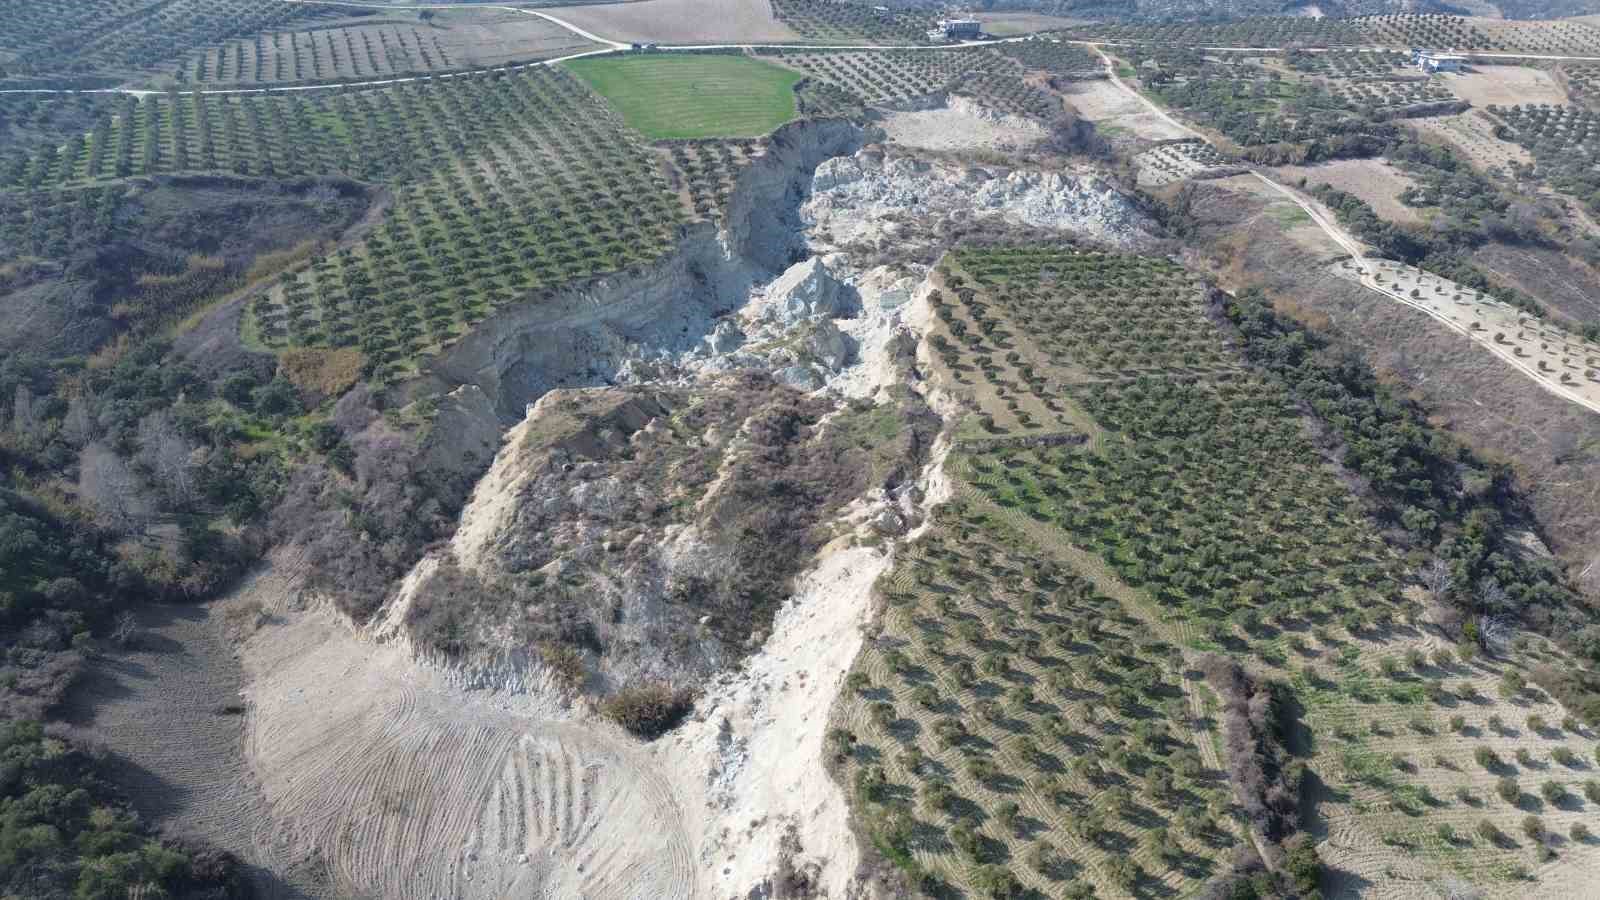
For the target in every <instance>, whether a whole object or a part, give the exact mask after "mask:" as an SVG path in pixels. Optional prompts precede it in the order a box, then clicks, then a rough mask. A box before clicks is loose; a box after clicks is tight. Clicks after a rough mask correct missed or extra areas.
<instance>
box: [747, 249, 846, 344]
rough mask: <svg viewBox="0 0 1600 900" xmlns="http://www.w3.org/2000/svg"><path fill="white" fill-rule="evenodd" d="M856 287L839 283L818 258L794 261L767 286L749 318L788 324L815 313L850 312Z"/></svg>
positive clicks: (833, 315) (836, 314)
mask: <svg viewBox="0 0 1600 900" xmlns="http://www.w3.org/2000/svg"><path fill="white" fill-rule="evenodd" d="M854 295H855V290H854V289H853V288H851V287H849V286H848V285H845V284H842V283H840V281H839V279H837V278H835V277H834V276H833V273H832V272H830V271H828V266H827V265H826V264H825V263H824V262H823V261H822V259H821V258H820V257H815V256H813V257H812V258H810V259H808V260H806V261H805V262H799V263H795V264H794V265H792V266H790V267H789V268H788V270H787V271H785V272H784V273H783V274H782V275H779V276H778V277H777V278H776V279H774V280H773V282H772V283H771V284H769V285H767V288H766V294H765V296H764V297H763V298H762V299H761V300H759V301H757V302H756V303H754V304H752V306H753V307H754V308H753V309H752V310H751V317H752V318H754V319H756V320H758V321H763V322H774V323H776V324H777V325H779V326H782V327H787V326H791V325H794V324H797V323H799V322H801V321H804V320H806V319H810V318H813V317H815V316H828V317H831V318H843V317H846V316H849V315H853V314H854V313H855V309H856V305H857V304H856V301H857V298H856V297H855V296H854Z"/></svg>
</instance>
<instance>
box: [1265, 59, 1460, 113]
mask: <svg viewBox="0 0 1600 900" xmlns="http://www.w3.org/2000/svg"><path fill="white" fill-rule="evenodd" d="M1285 59H1286V61H1287V62H1288V64H1289V65H1290V67H1291V68H1293V69H1294V70H1295V71H1296V72H1302V73H1305V74H1306V76H1307V77H1308V78H1310V79H1311V80H1312V81H1314V82H1316V83H1317V84H1319V85H1321V86H1322V87H1323V88H1324V89H1325V90H1326V91H1327V92H1328V93H1329V94H1330V95H1332V96H1333V97H1334V98H1336V99H1338V100H1342V101H1344V103H1345V105H1346V106H1347V107H1348V108H1350V109H1353V110H1358V111H1360V112H1362V113H1363V114H1365V115H1369V116H1370V115H1373V114H1376V113H1388V114H1395V113H1403V112H1405V111H1406V110H1409V109H1411V108H1414V107H1419V106H1427V105H1431V104H1438V103H1448V102H1449V101H1451V100H1454V99H1456V95H1455V94H1452V93H1451V91H1450V89H1449V88H1448V87H1446V86H1445V85H1444V84H1441V83H1440V80H1439V79H1435V78H1429V77H1427V76H1425V75H1422V74H1419V73H1418V72H1417V70H1416V69H1414V68H1411V67H1410V66H1408V65H1406V60H1407V57H1406V56H1405V55H1404V54H1400V53H1372V52H1363V51H1349V52H1343V53H1291V54H1288V55H1287V56H1286V57H1285Z"/></svg>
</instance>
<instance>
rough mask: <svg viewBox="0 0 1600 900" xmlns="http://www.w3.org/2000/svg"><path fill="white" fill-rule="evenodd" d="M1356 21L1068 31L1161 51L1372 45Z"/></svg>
mask: <svg viewBox="0 0 1600 900" xmlns="http://www.w3.org/2000/svg"><path fill="white" fill-rule="evenodd" d="M1356 21H1358V20H1352V19H1336V18H1308V17H1304V16H1282V17H1263V18H1254V19H1245V20H1242V21H1239V22H1230V23H1227V24H1199V23H1182V22H1171V23H1160V24H1155V23H1144V22H1139V23H1133V22H1129V23H1101V24H1095V25H1084V26H1080V27H1078V28H1075V29H1072V30H1071V31H1069V32H1068V34H1069V35H1070V36H1071V37H1073V38H1078V39H1085V40H1104V41H1112V42H1119V43H1122V42H1133V43H1149V44H1156V45H1160V46H1166V47H1287V46H1289V45H1291V44H1296V45H1300V46H1305V47H1344V46H1365V45H1368V44H1370V43H1371V41H1370V40H1369V39H1368V37H1367V34H1366V32H1365V30H1363V29H1362V28H1361V27H1360V26H1359V25H1357V24H1355V22H1356Z"/></svg>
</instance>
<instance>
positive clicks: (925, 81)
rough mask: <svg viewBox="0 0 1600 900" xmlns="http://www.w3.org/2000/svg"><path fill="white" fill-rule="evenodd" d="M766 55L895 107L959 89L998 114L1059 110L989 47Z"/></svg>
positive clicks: (1014, 63) (1039, 114) (1019, 67)
mask: <svg viewBox="0 0 1600 900" xmlns="http://www.w3.org/2000/svg"><path fill="white" fill-rule="evenodd" d="M1024 43H1032V42H1031V41H1030V42H1024ZM764 55H765V56H766V57H767V58H771V59H774V60H776V61H778V62H780V63H782V64H784V65H786V66H789V67H791V68H794V69H797V70H799V71H801V72H804V73H806V74H807V75H808V76H810V78H812V79H814V80H816V81H819V82H825V83H827V84H830V85H833V86H834V87H836V88H837V89H838V90H839V91H842V92H843V96H846V97H851V98H859V102H861V103H865V104H868V105H892V104H895V103H899V102H904V101H908V100H919V99H922V98H924V97H928V96H931V95H934V94H943V93H955V94H961V95H963V96H968V97H971V98H973V99H975V100H977V101H978V102H979V103H981V104H983V105H984V106H987V107H989V108H991V109H994V110H997V111H999V112H1003V113H1011V114H1014V115H1020V116H1028V117H1032V118H1036V119H1049V118H1050V117H1051V116H1053V115H1055V114H1056V113H1057V112H1058V111H1059V110H1060V109H1061V103H1060V99H1059V98H1058V97H1056V96H1055V95H1053V94H1051V93H1050V92H1048V91H1045V90H1042V89H1040V88H1037V87H1034V86H1033V85H1031V84H1029V83H1027V82H1026V81H1025V80H1023V78H1022V75H1023V74H1024V72H1025V69H1024V67H1023V64H1022V63H1021V62H1019V61H1018V60H1017V59H1015V58H1013V57H1011V56H1009V55H1005V54H1001V53H998V52H996V51H994V50H992V49H990V48H956V49H951V50H937V51H935V50H788V49H782V50H778V49H772V50H766V51H764ZM1051 58H1052V59H1059V58H1060V57H1056V56H1052V57H1051Z"/></svg>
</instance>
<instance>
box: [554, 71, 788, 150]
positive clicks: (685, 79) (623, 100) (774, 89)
mask: <svg viewBox="0 0 1600 900" xmlns="http://www.w3.org/2000/svg"><path fill="white" fill-rule="evenodd" d="M565 65H566V66H567V67H568V68H569V69H570V70H571V71H572V72H573V73H574V74H576V75H577V76H578V77H579V78H581V79H583V80H584V81H585V82H587V83H588V84H589V86H590V87H592V88H593V89H594V90H595V92H596V93H599V94H600V95H601V96H603V97H605V98H606V99H607V100H610V101H611V103H612V105H613V106H615V107H616V108H617V110H618V111H620V112H621V113H622V117H623V118H624V119H625V120H626V121H627V123H628V124H629V125H630V126H632V127H633V128H635V129H637V130H639V131H640V132H641V133H643V134H644V135H645V136H646V137H649V138H652V139H658V140H659V139H684V138H708V137H757V136H760V135H763V134H766V133H767V132H770V131H772V130H773V129H774V128H777V127H778V126H779V125H782V124H783V123H785V122H787V121H789V120H791V119H793V118H794V117H795V116H796V115H797V114H798V109H797V108H796V105H795V92H794V88H795V85H796V84H797V83H798V82H799V81H800V76H799V75H798V74H796V73H794V72H792V71H790V70H788V69H785V68H783V67H781V66H775V65H772V64H770V63H766V62H762V61H761V60H759V59H754V58H751V57H748V56H742V55H732V54H699V53H696V54H687V53H684V54H678V53H645V54H627V55H610V56H601V57H590V58H587V59H576V60H572V61H571V62H568V63H566V64H565Z"/></svg>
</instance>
